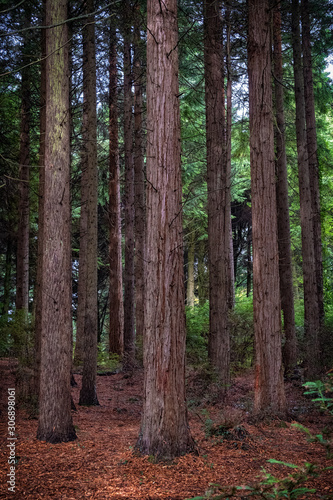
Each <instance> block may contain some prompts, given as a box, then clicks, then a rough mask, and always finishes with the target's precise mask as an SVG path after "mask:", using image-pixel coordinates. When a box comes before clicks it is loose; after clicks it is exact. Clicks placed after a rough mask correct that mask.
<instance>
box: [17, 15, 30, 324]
mask: <svg viewBox="0 0 333 500" xmlns="http://www.w3.org/2000/svg"><path fill="white" fill-rule="evenodd" d="M29 11H30V9H29V8H28V11H27V13H26V21H25V23H24V24H25V27H26V28H27V27H28V26H29V25H30V17H31V14H30V13H29ZM27 33H28V32H27V31H26V32H25V35H24V42H23V61H22V62H23V65H26V64H28V63H29V59H30V57H29V56H28V55H27V54H29V52H28V47H27V44H28V37H27ZM29 69H30V68H23V70H22V80H21V92H22V94H21V98H22V105H21V134H20V165H19V178H20V183H19V207H18V215H19V224H18V231H17V267H16V310H17V311H20V310H21V311H24V313H25V315H27V313H28V307H29V170H30V106H31V102H30V101H31V99H30V94H31V92H30V71H29Z"/></svg>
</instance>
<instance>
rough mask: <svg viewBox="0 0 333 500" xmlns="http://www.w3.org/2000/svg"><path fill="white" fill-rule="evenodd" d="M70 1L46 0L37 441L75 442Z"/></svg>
mask: <svg viewBox="0 0 333 500" xmlns="http://www.w3.org/2000/svg"><path fill="white" fill-rule="evenodd" d="M66 17H67V2H66V1H65V0H46V25H47V26H52V25H56V26H55V27H53V28H48V29H47V31H46V56H47V58H46V74H47V81H46V131H45V185H44V186H45V191H44V194H45V197H44V220H43V248H42V250H43V257H44V258H43V268H42V274H43V279H42V294H43V297H42V304H43V310H42V336H41V370H40V372H41V374H40V377H41V378H40V394H39V419H38V430H37V438H38V439H40V440H42V441H48V442H50V443H58V442H64V441H71V440H74V439H75V438H76V434H75V430H74V426H73V422H72V416H71V393H70V372H71V321H72V315H71V241H70V223H71V211H70V200H69V181H70V176H69V173H70V156H69V151H70V146H69V135H70V134H69V132H70V131H69V123H70V120H69V74H68V45H67V43H68V35H67V25H66V24H65V23H64V21H65V20H66Z"/></svg>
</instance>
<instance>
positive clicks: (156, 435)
mask: <svg viewBox="0 0 333 500" xmlns="http://www.w3.org/2000/svg"><path fill="white" fill-rule="evenodd" d="M147 23H148V33H147V121H148V122H147V134H148V136H147V205H146V208H147V237H146V242H147V245H146V251H147V254H146V259H147V263H146V287H147V288H146V290H147V293H146V301H145V304H146V309H145V333H144V369H145V383H144V405H143V416H142V422H141V431H140V436H139V439H138V443H137V448H138V449H139V450H140V451H141V452H142V453H144V454H148V455H154V456H155V457H157V458H164V459H171V458H173V457H175V456H179V455H183V454H185V453H187V452H189V451H192V450H194V449H195V445H194V442H193V440H192V438H191V435H190V432H189V427H188V421H187V407H186V400H185V339H186V332H185V311H184V299H185V293H184V281H183V278H184V276H183V273H184V271H183V236H182V206H181V201H182V187H181V168H180V115H179V102H178V95H179V87H178V52H177V39H178V37H177V3H176V0H166V1H165V2H161V3H159V2H155V0H149V1H148V20H147Z"/></svg>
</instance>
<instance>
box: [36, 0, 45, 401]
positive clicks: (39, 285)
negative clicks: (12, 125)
mask: <svg viewBox="0 0 333 500" xmlns="http://www.w3.org/2000/svg"><path fill="white" fill-rule="evenodd" d="M43 9H44V12H43V25H44V26H45V25H46V20H45V0H43ZM41 45H42V60H41V82H40V117H39V131H40V137H39V161H38V166H39V184H38V238H37V272H36V308H35V341H34V351H35V365H34V379H35V390H36V394H37V395H38V394H39V383H40V357H41V338H42V310H43V305H42V304H43V303H42V299H43V294H42V290H43V286H42V282H43V241H44V224H43V221H44V198H45V197H44V188H45V168H44V161H45V130H46V59H45V55H46V30H45V29H42V32H41Z"/></svg>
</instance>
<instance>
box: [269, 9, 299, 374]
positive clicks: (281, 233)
mask: <svg viewBox="0 0 333 500" xmlns="http://www.w3.org/2000/svg"><path fill="white" fill-rule="evenodd" d="M273 16H274V17H273V42H274V51H273V58H274V76H275V80H274V89H275V114H276V125H275V144H276V160H275V164H276V175H277V183H276V197H277V215H278V242H279V272H280V293H281V307H282V312H283V320H284V333H285V344H284V348H283V364H284V370H285V373H286V374H288V373H289V374H290V373H291V372H292V370H293V368H294V367H295V366H296V363H297V340H296V331H295V310H294V292H293V273H292V262H291V241H290V220H289V200H288V172H287V155H286V143H285V119H284V96H283V86H282V81H283V69H282V44H281V14H280V7H279V5H276V6H275V8H274V11H273Z"/></svg>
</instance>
